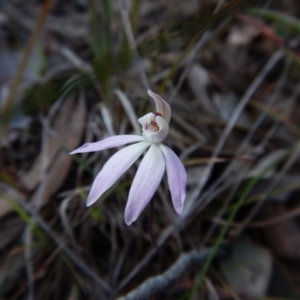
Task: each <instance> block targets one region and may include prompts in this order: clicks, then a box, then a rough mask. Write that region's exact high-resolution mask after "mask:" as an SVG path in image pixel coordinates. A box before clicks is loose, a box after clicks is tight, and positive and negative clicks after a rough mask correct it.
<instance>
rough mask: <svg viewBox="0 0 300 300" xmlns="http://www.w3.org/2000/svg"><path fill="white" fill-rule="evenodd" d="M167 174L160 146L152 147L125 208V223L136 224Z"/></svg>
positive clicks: (135, 179)
mask: <svg viewBox="0 0 300 300" xmlns="http://www.w3.org/2000/svg"><path fill="white" fill-rule="evenodd" d="M164 172H165V159H164V157H163V154H162V152H161V149H160V147H159V146H158V145H155V144H154V145H152V146H151V147H150V148H149V150H148V151H147V153H146V155H145V157H144V158H143V160H142V162H141V164H140V166H139V168H138V171H137V173H136V175H135V177H134V180H133V182H132V185H131V188H130V192H129V196H128V202H127V205H126V208H125V223H126V224H127V225H130V224H131V223H132V222H134V221H135V220H136V219H137V218H138V216H139V215H140V213H141V212H142V210H143V209H144V208H145V206H146V205H147V204H148V203H149V201H150V200H151V198H152V197H153V195H154V193H155V191H156V189H157V187H158V185H159V183H160V182H161V179H162V176H163V174H164Z"/></svg>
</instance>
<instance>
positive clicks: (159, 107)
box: [147, 90, 171, 124]
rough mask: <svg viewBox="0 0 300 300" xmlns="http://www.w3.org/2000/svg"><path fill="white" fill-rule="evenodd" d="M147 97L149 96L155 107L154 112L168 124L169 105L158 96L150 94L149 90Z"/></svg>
mask: <svg viewBox="0 0 300 300" xmlns="http://www.w3.org/2000/svg"><path fill="white" fill-rule="evenodd" d="M147 92H148V95H149V96H151V97H152V98H153V100H154V102H155V105H156V111H157V112H159V113H160V114H161V115H162V117H163V118H164V119H165V120H166V122H167V123H168V124H169V123H170V119H171V108H170V105H169V104H168V103H167V102H166V101H165V100H164V99H163V98H162V97H160V96H159V95H158V94H156V93H154V92H152V91H151V90H147Z"/></svg>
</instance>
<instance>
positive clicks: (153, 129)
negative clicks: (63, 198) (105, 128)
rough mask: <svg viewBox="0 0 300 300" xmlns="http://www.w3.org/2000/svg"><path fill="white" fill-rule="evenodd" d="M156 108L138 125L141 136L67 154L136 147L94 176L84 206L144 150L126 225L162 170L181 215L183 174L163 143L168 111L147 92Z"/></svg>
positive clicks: (121, 137) (153, 188)
mask: <svg viewBox="0 0 300 300" xmlns="http://www.w3.org/2000/svg"><path fill="white" fill-rule="evenodd" d="M148 94H149V95H150V96H151V97H152V98H153V100H154V102H155V105H156V112H155V113H148V114H146V115H145V116H143V117H142V118H140V119H138V122H139V123H140V124H141V125H142V130H143V135H142V136H140V135H116V136H111V137H108V138H106V139H104V140H101V141H99V142H95V143H87V144H84V145H82V146H81V147H79V148H78V149H76V150H74V151H72V152H71V153H70V154H75V153H84V152H93V151H100V150H105V149H109V148H113V147H118V146H122V145H125V144H129V143H135V144H133V145H130V146H127V147H125V148H123V149H121V150H120V151H118V152H117V153H115V154H114V155H113V156H112V157H111V158H110V159H109V160H108V161H107V162H106V164H105V165H104V167H103V168H102V170H101V171H100V172H99V174H98V175H97V176H96V178H95V180H94V182H93V185H92V188H91V190H90V193H89V195H88V198H87V206H90V205H92V204H93V203H95V202H96V201H97V200H98V199H99V197H100V196H101V195H102V194H103V193H104V192H106V191H107V190H108V189H109V188H110V187H111V186H112V185H113V184H114V183H115V182H116V181H117V180H118V179H119V178H120V177H121V176H122V175H123V174H124V173H125V172H126V171H127V170H128V169H129V167H130V166H131V165H132V164H133V163H134V162H135V161H136V160H137V159H138V158H139V157H140V156H141V155H142V154H143V153H144V152H145V151H146V150H147V152H146V154H145V156H144V158H143V159H142V162H141V164H140V166H139V168H138V170H137V173H136V175H135V177H134V180H133V182H132V185H131V188H130V191H129V196H128V202H127V205H126V208H125V223H126V224H127V225H130V224H131V223H132V222H134V221H135V220H136V219H137V218H138V216H139V215H140V213H141V212H142V210H143V209H144V208H145V206H146V205H147V204H148V203H149V201H150V200H151V199H152V197H153V195H154V193H155V191H156V190H157V187H158V185H159V183H160V182H161V179H162V177H163V175H164V172H165V170H166V171H167V176H168V184H169V189H170V192H171V196H172V201H173V205H174V208H175V210H176V212H177V213H178V214H179V215H181V214H182V210H183V204H184V200H185V196H186V180H187V176H186V171H185V168H184V166H183V164H182V162H181V161H180V159H179V158H178V156H177V155H176V154H175V153H174V152H173V151H172V150H171V149H170V148H169V147H167V146H165V145H164V144H162V141H163V140H164V139H165V137H166V136H167V135H168V132H169V123H170V119H171V109H170V106H169V105H168V103H167V102H166V101H165V100H163V99H162V98H161V97H160V96H159V95H157V94H156V93H154V92H152V91H151V90H148Z"/></svg>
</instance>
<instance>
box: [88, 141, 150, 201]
mask: <svg viewBox="0 0 300 300" xmlns="http://www.w3.org/2000/svg"><path fill="white" fill-rule="evenodd" d="M150 145H151V144H150V143H149V142H141V143H138V144H134V145H131V146H128V147H125V148H123V149H121V150H120V151H118V152H117V153H115V154H114V155H113V156H112V157H111V158H110V159H109V160H108V161H107V162H106V164H105V165H104V167H103V168H102V170H101V171H100V172H99V174H98V175H97V176H96V178H95V180H94V182H93V185H92V188H91V191H90V193H89V195H88V198H87V201H86V206H90V205H92V204H93V203H95V202H96V201H97V200H98V199H99V197H100V196H101V195H102V194H103V193H104V192H106V191H107V190H108V189H109V188H110V187H111V186H112V185H113V184H114V183H115V182H116V181H117V180H118V179H119V178H120V177H121V176H122V175H123V174H124V173H125V172H126V171H127V170H128V169H129V168H130V166H131V165H132V164H133V163H134V162H135V161H136V160H137V159H138V158H139V157H140V156H141V155H142V153H143V152H144V151H145V150H146V149H147V148H148V147H149V146H150Z"/></svg>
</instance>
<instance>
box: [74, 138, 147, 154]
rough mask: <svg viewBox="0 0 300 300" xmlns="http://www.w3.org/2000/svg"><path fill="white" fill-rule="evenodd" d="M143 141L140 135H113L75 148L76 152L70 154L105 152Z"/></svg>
mask: <svg viewBox="0 0 300 300" xmlns="http://www.w3.org/2000/svg"><path fill="white" fill-rule="evenodd" d="M144 140H145V139H144V138H143V136H141V135H130V134H124V135H115V136H110V137H108V138H106V139H104V140H102V141H99V142H95V143H87V144H84V145H82V146H80V147H79V148H77V149H76V150H74V151H72V152H71V153H70V154H75V153H84V152H94V151H100V150H105V149H109V148H113V147H118V146H122V145H125V144H128V143H136V142H142V141H144Z"/></svg>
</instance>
